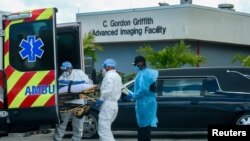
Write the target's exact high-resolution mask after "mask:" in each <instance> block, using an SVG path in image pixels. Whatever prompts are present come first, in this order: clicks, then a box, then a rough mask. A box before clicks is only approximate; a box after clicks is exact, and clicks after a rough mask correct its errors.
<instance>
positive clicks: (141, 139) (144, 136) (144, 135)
mask: <svg viewBox="0 0 250 141" xmlns="http://www.w3.org/2000/svg"><path fill="white" fill-rule="evenodd" d="M137 132H138V141H151V127H150V126H147V127H138V130H137Z"/></svg>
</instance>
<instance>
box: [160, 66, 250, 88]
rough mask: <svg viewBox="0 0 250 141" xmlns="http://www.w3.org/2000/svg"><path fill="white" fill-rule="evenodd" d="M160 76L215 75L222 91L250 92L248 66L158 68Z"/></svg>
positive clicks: (249, 71) (249, 70)
mask: <svg viewBox="0 0 250 141" xmlns="http://www.w3.org/2000/svg"><path fill="white" fill-rule="evenodd" d="M162 77H215V78H216V79H217V81H218V83H219V85H220V88H221V90H223V91H236V92H250V68H246V67H209V68H208V67H196V68H195V67H193V68H172V69H162V70H159V78H162Z"/></svg>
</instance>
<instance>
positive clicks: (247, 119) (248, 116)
mask: <svg viewBox="0 0 250 141" xmlns="http://www.w3.org/2000/svg"><path fill="white" fill-rule="evenodd" d="M235 124H236V125H250V113H244V114H242V115H240V116H238V118H236V123H235Z"/></svg>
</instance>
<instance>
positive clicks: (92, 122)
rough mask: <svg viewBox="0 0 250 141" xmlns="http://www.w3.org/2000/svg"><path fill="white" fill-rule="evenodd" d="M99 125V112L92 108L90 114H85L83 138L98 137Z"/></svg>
mask: <svg viewBox="0 0 250 141" xmlns="http://www.w3.org/2000/svg"><path fill="white" fill-rule="evenodd" d="M97 125H98V114H97V112H95V111H93V110H90V111H89V114H88V115H87V116H85V120H84V123H83V138H96V137H98V133H97Z"/></svg>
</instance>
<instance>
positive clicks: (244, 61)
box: [232, 53, 250, 67]
mask: <svg viewBox="0 0 250 141" xmlns="http://www.w3.org/2000/svg"><path fill="white" fill-rule="evenodd" d="M238 61H239V62H240V63H241V65H242V66H245V67H250V55H243V54H241V53H237V54H235V55H234V57H233V60H232V63H235V62H238Z"/></svg>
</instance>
